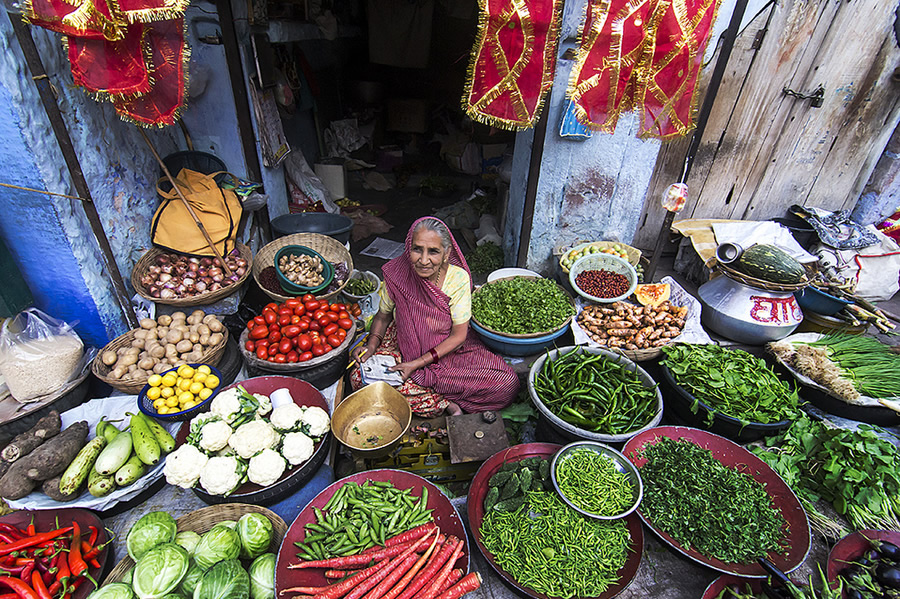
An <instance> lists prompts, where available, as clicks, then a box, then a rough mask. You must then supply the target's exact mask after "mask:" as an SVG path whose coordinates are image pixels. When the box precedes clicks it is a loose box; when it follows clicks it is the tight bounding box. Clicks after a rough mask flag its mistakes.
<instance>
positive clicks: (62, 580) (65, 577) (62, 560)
mask: <svg viewBox="0 0 900 599" xmlns="http://www.w3.org/2000/svg"><path fill="white" fill-rule="evenodd" d="M54 560H55V561H54V565H53V566H55V567H56V582H58V583H59V584H60V586H61V589H60V590H61V591H62V593H63V594H65V593H66V590H67V589H68V587H69V579H70V578H71V577H72V573H71V572H70V571H69V563H68V561H67V560H66V554H65V553H63V552H62V551H60V552H59V553H57V554H56V557H55V558H54ZM53 566H51V567H53ZM56 594H57V593H53V596H54V597H55V596H56Z"/></svg>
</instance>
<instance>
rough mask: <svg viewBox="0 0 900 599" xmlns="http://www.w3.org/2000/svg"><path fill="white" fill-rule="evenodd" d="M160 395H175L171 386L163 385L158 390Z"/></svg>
mask: <svg viewBox="0 0 900 599" xmlns="http://www.w3.org/2000/svg"><path fill="white" fill-rule="evenodd" d="M159 395H160V397H172V396H173V395H175V390H174V389H172V387H163V388H162V389H160V390H159Z"/></svg>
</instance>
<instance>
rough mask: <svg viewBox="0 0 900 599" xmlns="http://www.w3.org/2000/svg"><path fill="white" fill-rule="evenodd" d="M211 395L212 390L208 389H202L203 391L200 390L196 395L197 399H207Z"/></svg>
mask: <svg viewBox="0 0 900 599" xmlns="http://www.w3.org/2000/svg"><path fill="white" fill-rule="evenodd" d="M212 394H213V390H212V389H210V388H209V387H204V388H203V389H200V393H199V394H198V397H200V399H209V396H210V395H212Z"/></svg>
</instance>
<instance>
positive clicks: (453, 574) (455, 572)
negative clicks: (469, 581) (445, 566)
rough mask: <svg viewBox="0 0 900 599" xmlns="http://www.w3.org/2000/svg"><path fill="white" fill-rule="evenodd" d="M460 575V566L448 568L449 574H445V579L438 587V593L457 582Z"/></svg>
mask: <svg viewBox="0 0 900 599" xmlns="http://www.w3.org/2000/svg"><path fill="white" fill-rule="evenodd" d="M462 577H463V571H462V568H453V569H452V570H450V575H449V576H447V580H445V581H444V584H442V585H441V588H439V589H438V594H439V595H440V594H441V593H443V592H444V591H446V590H447V589H449V588H450V587H452V586H453V585H455V584H456V583H457V582H459V579H460V578H462Z"/></svg>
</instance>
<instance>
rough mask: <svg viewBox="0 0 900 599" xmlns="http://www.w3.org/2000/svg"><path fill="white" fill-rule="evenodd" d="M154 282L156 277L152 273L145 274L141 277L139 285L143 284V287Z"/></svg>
mask: <svg viewBox="0 0 900 599" xmlns="http://www.w3.org/2000/svg"><path fill="white" fill-rule="evenodd" d="M155 282H156V277H154V276H153V275H150V274H146V275H144V276H143V277H141V285H143V286H144V287H149V286H150V285H153V284H154V283H155Z"/></svg>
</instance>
